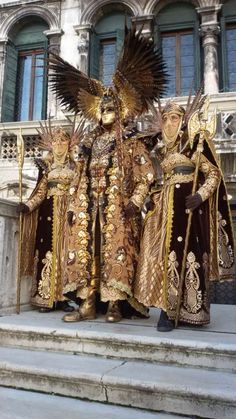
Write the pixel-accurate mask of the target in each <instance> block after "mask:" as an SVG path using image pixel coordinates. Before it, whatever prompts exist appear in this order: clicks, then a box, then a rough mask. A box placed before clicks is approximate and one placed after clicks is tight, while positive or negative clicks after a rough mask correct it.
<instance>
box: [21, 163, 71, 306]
mask: <svg viewBox="0 0 236 419" xmlns="http://www.w3.org/2000/svg"><path fill="white" fill-rule="evenodd" d="M76 175H77V170H76V167H75V163H74V162H73V163H71V162H67V163H65V164H63V165H56V164H49V166H48V168H47V169H46V173H44V174H43V173H42V171H41V170H40V176H39V177H40V180H39V182H38V184H37V186H36V188H35V190H34V191H33V193H32V195H31V197H30V199H29V200H28V202H26V205H27V206H28V207H29V209H30V214H27V215H26V216H25V222H24V234H23V253H24V255H23V256H24V260H23V274H27V275H31V276H32V292H31V294H32V298H31V303H32V304H33V305H36V306H39V307H47V308H51V307H52V306H53V303H54V302H57V301H63V300H65V297H64V296H63V294H62V285H63V275H64V272H65V252H66V243H67V242H66V239H67V210H68V202H69V201H68V197H69V188H70V185H71V182H73V180H74V179H75V178H76Z"/></svg>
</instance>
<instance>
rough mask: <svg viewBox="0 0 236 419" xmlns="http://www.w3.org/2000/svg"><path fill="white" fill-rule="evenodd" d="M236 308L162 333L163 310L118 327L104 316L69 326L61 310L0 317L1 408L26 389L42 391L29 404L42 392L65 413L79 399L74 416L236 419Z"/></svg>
mask: <svg viewBox="0 0 236 419" xmlns="http://www.w3.org/2000/svg"><path fill="white" fill-rule="evenodd" d="M235 313H236V312H235V306H226V305H225V306H223V305H215V306H212V322H211V325H210V326H207V327H204V328H183V327H182V328H179V329H177V330H174V331H173V332H171V333H167V334H165V333H158V332H157V331H156V330H155V325H156V320H157V317H158V310H151V316H150V319H148V320H143V319H136V320H123V321H122V322H121V323H118V324H106V323H105V322H104V319H103V318H99V319H97V320H96V321H89V322H81V323H74V324H65V323H63V322H62V321H61V316H62V313H60V312H52V313H48V314H40V313H38V312H36V311H30V312H24V313H22V314H21V315H18V316H17V315H11V316H5V317H1V318H0V343H1V348H0V386H2V387H0V411H1V412H4V410H2V406H1V399H2V398H3V400H4V401H5V402H4V406H6V405H8V406H9V404H8V401H9V400H15V401H14V403H15V404H16V405H17V397H18V398H19V399H20V398H21V397H23V396H22V394H23V395H25V390H27V391H30V392H32V391H34V392H38V393H27V394H28V395H29V394H30V396H28V403H29V402H30V400H31V403H33V401H32V400H33V399H34V398H35V397H36V395H37V397H38V398H37V397H36V398H37V400H38V402H37V403H39V399H40V400H41V399H44V400H45V402H43V401H42V404H43V405H44V403H46V401H47V403H49V398H50V403H51V405H50V406H56V407H57V409H56V410H58V409H59V412H62V411H63V408H62V410H60V408H59V406H60V404H61V405H63V400H64V405H65V404H66V403H68V397H71V398H73V399H70V400H71V406H72V405H73V406H74V405H75V404H76V405H77V408H75V411H76V412H80V414H76V415H75V416H73V413H72V416H71V415H70V414H69V411H68V410H67V411H68V416H70V418H78V419H93V418H95V417H96V418H100V416H99V415H100V414H101V417H103V418H106V414H107V418H109V419H113V418H114V419H116V418H118V417H119V418H126V417H127V418H129V419H133V418H134V419H139V418H140V419H141V418H142V419H149V418H150V419H153V418H162V417H163V418H179V417H182V418H183V417H191V418H195V417H204V418H219V419H222V418H225V419H235V418H236V375H235V371H236V322H235V319H236V315H235ZM226 319H227V321H226ZM6 387H7V388H6ZM12 389H18V391H15V390H12ZM2 392H4V394H3V393H2ZM12 392H13V393H14V394H13V393H12ZM42 393H45V394H42ZM52 394H53V395H57V396H52ZM58 396H61V397H58ZM24 397H27V396H24ZM53 400H54V401H53ZM88 401H90V402H88ZM98 402H100V403H98ZM12 403H13V402H12ZM14 403H13V404H12V406H14ZM37 403H36V402H35V403H34V406H35V407H36V405H37ZM53 403H54V404H53ZM112 405H116V406H112ZM86 406H87V407H86ZM8 409H9V407H8ZM89 409H92V410H93V412H96V414H94V413H91V412H92V411H91V412H90V411H89ZM109 409H110V410H109ZM141 409H142V410H141ZM52 410H53V408H52ZM39 412H40V413H41V410H39ZM59 414H60V413H59ZM116 414H117V416H116ZM126 415H127V416H126ZM0 417H1V419H8V418H9V419H10V418H11V419H15V418H17V419H18V417H19V418H20V417H21V416H15V417H14V416H9V415H8V416H7V413H5V416H1V414H0ZM23 417H24V419H26V418H27V416H25V414H23V413H22V418H23ZM36 417H37V418H38V417H43V418H46V416H44V415H41V416H35V418H36ZM60 417H61V418H64V417H65V415H64V414H62V416H58V414H57V419H59V418H60ZM29 418H30V419H32V418H34V416H29ZM48 418H49V419H52V418H53V416H52V415H51V416H48Z"/></svg>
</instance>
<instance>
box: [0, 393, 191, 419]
mask: <svg viewBox="0 0 236 419" xmlns="http://www.w3.org/2000/svg"><path fill="white" fill-rule="evenodd" d="M0 411H1V419H42V418H43V419H65V418H69V419H95V418H96V419H186V418H187V417H186V416H182V415H181V416H179V415H172V414H168V413H158V414H157V413H153V412H152V413H151V412H147V411H145V410H141V409H135V408H131V407H122V406H114V405H107V404H104V403H97V402H91V401H85V400H78V399H71V398H69V397H62V396H55V395H51V394H42V393H33V392H31V391H23V390H15V389H11V388H4V387H0Z"/></svg>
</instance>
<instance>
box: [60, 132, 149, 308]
mask: <svg viewBox="0 0 236 419" xmlns="http://www.w3.org/2000/svg"><path fill="white" fill-rule="evenodd" d="M123 154H124V162H123V165H124V168H125V169H124V170H125V173H124V180H123V182H122V185H121V175H120V173H119V168H118V161H117V149H116V140H115V133H113V134H103V135H100V136H96V137H95V138H92V144H91V147H89V148H88V149H87V155H85V154H84V157H83V158H84V164H83V171H82V175H81V179H80V182H79V185H78V189H77V190H76V192H75V193H74V195H73V196H72V198H71V203H70V210H71V211H73V212H74V224H73V226H72V228H71V234H70V236H69V250H68V260H67V270H66V276H65V282H64V293H65V294H67V293H69V292H73V291H76V293H77V297H79V298H81V299H86V297H87V296H88V293H89V290H90V289H91V286H96V288H97V291H98V293H99V294H100V301H103V302H106V301H116V300H128V301H129V302H130V304H131V305H132V306H133V307H134V308H135V309H137V310H138V311H140V312H142V311H143V307H142V305H141V304H138V303H137V302H136V301H135V300H134V298H133V281H134V276H135V270H136V264H137V257H138V252H139V237H140V221H141V217H140V211H141V207H142V205H143V203H144V200H145V197H146V195H147V194H148V191H149V185H150V184H151V183H152V182H153V178H154V177H153V167H152V163H151V160H150V158H149V155H148V152H147V150H146V148H145V146H144V144H143V142H142V140H141V139H137V138H135V137H132V138H128V139H125V140H124V141H123ZM130 201H132V202H133V203H134V204H135V205H136V206H137V208H138V209H139V213H138V214H137V216H134V217H133V218H132V219H127V218H126V217H125V214H124V207H125V206H126V205H127V204H128V202H130ZM143 312H145V311H143Z"/></svg>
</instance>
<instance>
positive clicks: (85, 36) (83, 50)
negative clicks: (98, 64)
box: [74, 24, 92, 74]
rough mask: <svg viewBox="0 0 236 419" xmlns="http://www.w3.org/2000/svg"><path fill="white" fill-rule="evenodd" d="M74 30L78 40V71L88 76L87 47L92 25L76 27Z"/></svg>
mask: <svg viewBox="0 0 236 419" xmlns="http://www.w3.org/2000/svg"><path fill="white" fill-rule="evenodd" d="M74 30H75V32H76V33H77V35H78V37H79V40H78V51H79V54H80V66H79V67H80V70H81V71H82V72H83V73H85V74H88V72H89V45H90V40H91V33H92V25H91V24H86V25H76V26H74Z"/></svg>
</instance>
